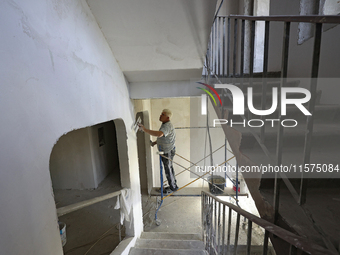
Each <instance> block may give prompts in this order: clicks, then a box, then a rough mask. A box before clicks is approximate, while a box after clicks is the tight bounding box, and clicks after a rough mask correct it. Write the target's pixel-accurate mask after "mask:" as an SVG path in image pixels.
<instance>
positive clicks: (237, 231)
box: [234, 213, 241, 255]
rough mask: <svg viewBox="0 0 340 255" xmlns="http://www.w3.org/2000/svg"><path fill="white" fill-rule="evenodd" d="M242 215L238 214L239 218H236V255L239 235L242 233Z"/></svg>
mask: <svg viewBox="0 0 340 255" xmlns="http://www.w3.org/2000/svg"><path fill="white" fill-rule="evenodd" d="M240 216H241V215H240V214H239V213H237V218H236V229H235V243H234V255H236V254H237V244H238V235H239V232H240Z"/></svg>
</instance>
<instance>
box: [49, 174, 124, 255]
mask: <svg viewBox="0 0 340 255" xmlns="http://www.w3.org/2000/svg"><path fill="white" fill-rule="evenodd" d="M117 172H118V173H117ZM119 180H120V177H119V171H116V172H112V173H111V174H110V175H108V176H107V177H106V178H105V180H104V181H103V182H102V183H101V184H100V185H99V186H98V188H97V189H95V190H94V189H93V190H54V196H55V201H56V205H57V208H59V207H63V206H66V205H70V204H73V203H77V202H80V201H84V200H87V199H90V198H93V197H96V196H101V195H104V194H108V193H111V192H114V191H118V190H120V189H121V186H120V181H119ZM116 200H117V198H112V199H108V200H105V201H103V202H99V203H96V204H94V205H91V206H88V207H85V208H83V209H80V210H78V211H75V212H72V213H69V214H66V215H63V216H61V217H59V221H61V222H64V223H66V238H67V242H66V245H65V246H64V247H63V250H64V254H65V255H85V254H86V255H108V254H110V253H111V252H112V251H113V250H114V249H115V247H116V246H117V245H118V243H119V231H118V224H117V223H118V222H119V217H120V214H119V210H115V209H114V206H115V204H116ZM121 231H122V233H121V234H122V238H124V236H125V233H124V228H123V229H122V230H121Z"/></svg>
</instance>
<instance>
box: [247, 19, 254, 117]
mask: <svg viewBox="0 0 340 255" xmlns="http://www.w3.org/2000/svg"><path fill="white" fill-rule="evenodd" d="M254 58H255V20H252V21H251V34H250V57H249V87H251V88H252V87H253V76H254ZM248 96H249V95H248ZM250 118H251V115H250V111H249V109H248V119H250Z"/></svg>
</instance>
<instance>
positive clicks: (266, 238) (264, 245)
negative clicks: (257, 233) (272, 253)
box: [262, 230, 269, 255]
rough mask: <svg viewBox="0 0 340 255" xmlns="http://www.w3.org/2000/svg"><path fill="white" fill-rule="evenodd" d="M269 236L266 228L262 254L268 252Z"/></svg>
mask: <svg viewBox="0 0 340 255" xmlns="http://www.w3.org/2000/svg"><path fill="white" fill-rule="evenodd" d="M268 238H269V232H268V231H267V230H265V232H264V240H263V253H262V255H267V254H268Z"/></svg>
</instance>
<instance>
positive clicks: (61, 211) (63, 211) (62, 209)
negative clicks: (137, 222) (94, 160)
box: [57, 190, 122, 242]
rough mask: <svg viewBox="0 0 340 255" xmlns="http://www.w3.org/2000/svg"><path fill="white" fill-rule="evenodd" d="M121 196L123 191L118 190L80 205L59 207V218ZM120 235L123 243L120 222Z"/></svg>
mask: <svg viewBox="0 0 340 255" xmlns="http://www.w3.org/2000/svg"><path fill="white" fill-rule="evenodd" d="M121 194H122V190H118V191H115V192H111V193H109V194H105V195H102V196H98V197H95V198H91V199H87V200H84V201H81V202H78V203H74V204H71V205H67V206H63V207H59V208H57V216H58V217H60V216H63V215H65V214H68V213H71V212H74V211H77V210H80V209H82V208H85V207H87V206H90V205H93V204H96V203H99V202H102V201H105V200H107V199H111V198H114V197H118V196H119V195H121ZM118 234H119V242H121V241H122V235H121V224H120V221H119V222H118Z"/></svg>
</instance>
